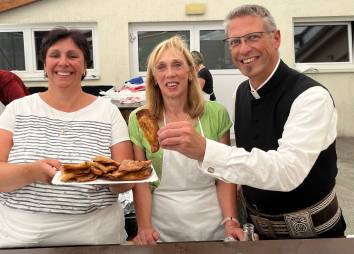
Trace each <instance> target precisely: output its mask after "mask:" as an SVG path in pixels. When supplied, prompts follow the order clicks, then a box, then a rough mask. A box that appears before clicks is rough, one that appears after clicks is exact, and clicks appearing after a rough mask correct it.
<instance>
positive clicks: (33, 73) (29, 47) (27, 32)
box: [0, 23, 100, 81]
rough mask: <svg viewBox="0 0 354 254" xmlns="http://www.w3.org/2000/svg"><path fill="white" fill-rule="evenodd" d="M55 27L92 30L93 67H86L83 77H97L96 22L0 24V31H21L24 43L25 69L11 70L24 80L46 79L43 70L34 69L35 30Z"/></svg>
mask: <svg viewBox="0 0 354 254" xmlns="http://www.w3.org/2000/svg"><path fill="white" fill-rule="evenodd" d="M55 27H66V28H68V29H79V30H91V31H92V56H93V61H94V68H93V69H87V75H86V77H85V79H99V78H100V75H99V57H98V45H97V40H98V39H97V24H96V23H80V24H76V23H75V24H73V23H50V24H49V23H46V24H28V25H0V32H22V33H23V43H24V56H25V70H13V72H14V73H16V74H17V75H18V76H20V77H21V79H22V80H24V81H46V80H47V78H45V77H44V72H43V70H37V69H36V65H37V64H36V49H35V36H34V33H35V32H36V31H49V30H51V29H53V28H55Z"/></svg>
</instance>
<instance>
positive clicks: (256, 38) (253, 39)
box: [245, 34, 260, 41]
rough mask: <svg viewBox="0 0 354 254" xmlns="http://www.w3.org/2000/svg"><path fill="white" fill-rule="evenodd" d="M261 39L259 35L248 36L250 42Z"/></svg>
mask: <svg viewBox="0 0 354 254" xmlns="http://www.w3.org/2000/svg"><path fill="white" fill-rule="evenodd" d="M259 38H260V35H259V34H250V35H248V36H246V38H245V39H246V40H250V41H256V40H258V39H259Z"/></svg>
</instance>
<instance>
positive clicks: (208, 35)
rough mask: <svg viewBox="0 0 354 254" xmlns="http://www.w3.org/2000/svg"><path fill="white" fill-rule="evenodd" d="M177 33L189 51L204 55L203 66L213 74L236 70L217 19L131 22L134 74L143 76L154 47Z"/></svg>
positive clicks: (229, 72) (220, 24) (221, 26)
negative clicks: (204, 20) (215, 20)
mask: <svg viewBox="0 0 354 254" xmlns="http://www.w3.org/2000/svg"><path fill="white" fill-rule="evenodd" d="M176 34H178V35H180V36H181V37H182V38H184V39H185V41H186V43H187V46H188V47H189V49H190V50H198V51H200V52H201V53H202V54H203V56H204V61H205V65H206V66H207V67H208V68H209V69H210V70H211V72H212V74H234V73H236V74H238V73H239V72H238V71H237V70H235V67H234V65H233V63H232V60H231V57H230V52H229V47H228V46H227V45H226V43H224V42H223V39H225V31H224V28H223V24H222V22H221V21H220V22H208V23H205V22H195V23H194V22H189V23H183V22H178V23H154V24H149V23H145V24H131V25H130V35H129V37H130V42H131V44H132V45H131V47H130V53H131V56H132V61H131V70H132V73H133V75H140V76H144V75H145V74H146V65H147V58H148V56H149V54H150V53H151V51H152V50H153V48H154V47H155V46H156V45H157V44H158V43H160V42H161V41H163V40H165V39H167V38H170V37H172V36H174V35H176Z"/></svg>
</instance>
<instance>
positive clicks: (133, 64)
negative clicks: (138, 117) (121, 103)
mask: <svg viewBox="0 0 354 254" xmlns="http://www.w3.org/2000/svg"><path fill="white" fill-rule="evenodd" d="M180 30H183V31H189V33H190V45H189V49H190V50H191V51H192V50H197V51H200V31H203V30H224V26H223V21H212V22H204V21H196V22H154V23H130V24H129V41H130V47H129V51H130V56H131V58H130V59H131V61H130V73H132V74H133V75H136V76H146V71H145V72H141V71H139V62H138V61H139V56H138V32H141V31H180ZM210 72H211V73H212V74H216V75H218V74H220V75H230V74H241V73H240V71H239V70H238V69H235V68H232V69H218V70H215V69H211V70H210Z"/></svg>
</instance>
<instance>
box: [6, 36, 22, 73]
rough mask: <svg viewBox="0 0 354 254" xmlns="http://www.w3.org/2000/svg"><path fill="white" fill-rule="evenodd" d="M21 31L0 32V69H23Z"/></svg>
mask: <svg viewBox="0 0 354 254" xmlns="http://www.w3.org/2000/svg"><path fill="white" fill-rule="evenodd" d="M23 44H24V43H23V32H0V69H3V70H10V71H11V70H17V71H23V70H25V50H24V45H23Z"/></svg>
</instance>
